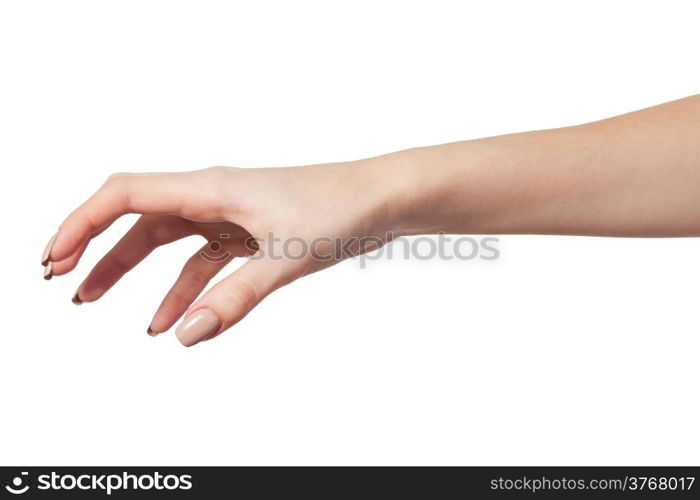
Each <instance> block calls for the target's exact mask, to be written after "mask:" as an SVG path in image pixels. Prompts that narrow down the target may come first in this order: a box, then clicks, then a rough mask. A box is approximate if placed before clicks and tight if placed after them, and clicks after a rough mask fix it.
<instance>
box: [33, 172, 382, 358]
mask: <svg viewBox="0 0 700 500" xmlns="http://www.w3.org/2000/svg"><path fill="white" fill-rule="evenodd" d="M383 199H385V196H384V195H382V194H380V193H379V190H378V189H376V187H375V186H373V181H372V176H371V175H370V172H369V170H368V168H367V164H366V163H362V162H354V163H343V164H328V165H315V166H310V167H292V168H270V169H237V168H229V167H213V168H208V169H205V170H199V171H193V172H184V173H156V174H115V175H113V176H111V177H110V178H109V179H107V181H106V182H105V183H104V185H103V186H102V187H101V188H100V189H99V190H98V191H97V192H96V193H95V194H94V195H93V196H92V197H90V199H88V200H87V201H86V202H85V203H84V204H83V205H81V206H80V207H79V208H78V209H76V210H75V211H74V212H73V213H71V214H70V215H69V216H68V217H67V218H66V219H65V221H64V222H63V224H61V226H60V228H59V230H58V232H57V233H56V235H55V236H54V237H53V238H52V239H51V241H50V242H49V244H48V246H47V248H46V250H45V253H44V256H43V258H42V264H43V265H45V266H46V268H45V278H46V279H50V278H51V277H52V276H59V275H64V274H67V273H69V272H70V271H71V270H73V269H74V268H75V266H76V264H77V263H78V260H79V259H80V257H81V255H82V254H83V252H84V250H85V248H86V247H87V245H88V244H89V242H90V240H92V238H94V237H96V236H97V235H99V233H100V232H102V231H103V230H104V229H105V228H107V227H108V226H109V225H110V224H111V223H112V222H113V221H114V220H115V219H117V218H118V217H120V216H121V215H124V214H127V213H139V214H143V215H142V216H141V217H140V218H139V219H138V221H137V222H136V223H135V224H134V226H133V227H132V228H131V229H130V230H129V231H128V232H127V234H126V235H125V236H124V237H123V238H122V239H121V240H120V241H119V242H118V243H117V244H116V245H115V246H114V248H112V249H111V250H110V251H109V252H108V253H107V254H106V255H105V256H104V257H103V258H102V260H100V261H99V262H98V263H97V265H96V266H95V267H94V269H93V270H92V272H91V273H90V274H89V275H88V277H87V278H86V279H85V280H84V281H83V282H82V284H81V285H80V286H79V287H78V289H77V291H76V294H75V297H74V298H73V302H74V303H76V304H81V303H83V302H92V301H95V300H97V299H99V298H100V297H102V295H104V293H105V292H107V290H109V289H110V288H111V287H112V286H113V285H114V284H115V283H116V282H117V281H119V279H120V278H121V277H122V276H124V274H125V273H126V272H128V271H129V270H131V269H132V268H133V267H134V266H136V265H137V264H138V263H139V262H141V261H142V260H143V259H144V258H145V257H146V256H147V255H148V254H149V253H150V252H152V251H153V250H154V249H155V248H156V247H158V246H161V245H165V244H167V243H171V242H173V241H176V240H178V239H180V238H184V237H186V236H190V235H193V234H198V235H201V236H203V237H204V238H205V239H206V240H207V243H206V244H205V245H204V246H203V247H202V249H201V250H200V251H198V252H197V253H195V254H194V255H193V256H192V257H191V258H190V259H189V260H188V261H187V262H186V263H185V265H184V268H183V269H182V271H181V273H180V275H179V277H178V278H177V280H176V281H175V284H174V285H173V287H172V288H171V289H170V291H169V292H168V294H167V295H166V296H165V298H164V299H163V302H162V304H161V305H160V307H159V308H158V310H157V312H156V313H155V316H154V317H153V320H152V321H151V324H150V327H149V328H148V333H149V334H151V335H157V334H159V333H162V332H165V331H166V330H168V329H169V328H170V327H171V326H173V324H174V323H175V322H176V321H177V320H178V319H179V318H180V317H181V316H182V315H183V314H184V315H185V320H184V321H183V322H182V324H181V325H180V326H179V327H178V328H177V330H176V336H177V338H178V339H179V340H180V342H182V343H183V344H184V345H185V346H191V345H194V344H196V343H198V342H200V341H202V340H205V339H209V338H213V337H215V336H217V335H219V334H220V333H222V332H223V331H225V330H227V329H228V328H230V327H231V326H233V325H235V324H236V323H237V322H238V321H240V320H241V319H242V318H243V317H244V316H245V315H246V314H248V312H250V311H251V310H252V309H253V308H254V307H255V306H256V305H257V304H258V303H259V302H260V301H261V300H263V299H264V298H265V297H266V296H267V295H269V294H270V293H271V292H273V291H274V290H276V289H277V288H279V287H281V286H283V285H285V284H287V283H290V282H292V281H294V280H295V279H297V278H299V277H301V276H304V275H306V274H309V273H311V272H314V271H317V270H319V269H321V268H323V267H327V266H329V265H331V264H333V263H335V262H337V261H339V260H341V259H342V258H345V257H347V256H349V254H351V253H352V254H357V253H360V252H361V251H364V250H367V248H360V246H361V245H362V242H361V241H360V240H362V239H363V238H368V237H371V242H372V244H373V247H374V248H376V247H377V246H378V245H379V244H381V243H382V242H384V241H385V234H386V230H387V229H388V228H385V227H384V225H383V222H382V221H383V219H384V214H385V211H384V205H383V201H382V200H383ZM338 241H342V242H343V243H342V244H343V245H346V247H345V248H344V249H339V248H338V247H336V246H334V245H335V243H337V242H338ZM348 242H349V243H348ZM338 250H341V252H338ZM250 254H255V255H253V256H252V257H251V259H250V260H249V261H248V262H246V263H245V264H243V265H242V266H241V267H240V268H238V269H237V270H236V271H235V272H233V273H232V274H230V275H229V276H228V277H226V278H224V279H222V280H221V281H220V282H219V283H217V284H216V285H215V286H214V287H212V288H211V289H210V290H209V291H208V292H207V293H206V294H205V295H204V296H202V297H201V298H200V299H199V300H197V302H196V303H194V304H193V302H195V300H196V299H197V297H198V296H199V294H200V293H201V292H202V290H203V289H204V288H205V287H206V285H207V284H208V283H209V281H210V280H211V279H212V278H213V277H214V276H215V275H216V274H217V273H218V272H219V271H221V270H222V269H223V268H224V267H225V266H226V264H228V263H229V262H231V260H233V259H234V258H236V257H242V256H245V255H250Z"/></svg>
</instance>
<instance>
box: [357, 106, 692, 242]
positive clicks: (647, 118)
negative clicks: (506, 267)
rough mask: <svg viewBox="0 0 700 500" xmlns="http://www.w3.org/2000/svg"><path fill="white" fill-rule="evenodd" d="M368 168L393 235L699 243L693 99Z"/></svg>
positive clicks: (417, 153)
mask: <svg viewBox="0 0 700 500" xmlns="http://www.w3.org/2000/svg"><path fill="white" fill-rule="evenodd" d="M369 162H370V163H373V164H374V166H377V167H378V165H379V164H381V165H382V168H378V170H380V171H381V172H382V173H381V174H380V175H383V176H384V179H382V181H383V182H387V183H388V185H392V186H395V189H394V190H393V191H391V194H390V196H389V197H390V199H389V201H388V202H387V209H386V214H387V218H388V219H389V220H390V221H391V222H390V226H391V228H392V230H393V231H394V232H395V233H399V234H420V233H434V232H438V231H445V232H451V233H477V234H486V233H502V234H505V233H541V234H581V235H608V236H697V235H700V96H695V97H690V98H687V99H683V100H680V101H674V102H671V103H667V104H663V105H660V106H656V107H654V108H649V109H645V110H641V111H637V112H634V113H630V114H627V115H622V116H618V117H615V118H611V119H608V120H603V121H599V122H594V123H590V124H586V125H580V126H575V127H567V128H562V129H555V130H544V131H537V132H528V133H521V134H512V135H506V136H500V137H492V138H487V139H480V140H474V141H465V142H459V143H452V144H444V145H440V146H432V147H426V148H417V149H412V150H407V151H401V152H398V153H393V154H390V155H386V156H382V157H378V158H374V159H371V160H369Z"/></svg>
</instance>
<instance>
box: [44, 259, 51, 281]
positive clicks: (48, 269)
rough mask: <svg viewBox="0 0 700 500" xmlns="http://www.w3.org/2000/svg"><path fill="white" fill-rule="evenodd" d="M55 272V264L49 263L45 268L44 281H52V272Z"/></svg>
mask: <svg viewBox="0 0 700 500" xmlns="http://www.w3.org/2000/svg"><path fill="white" fill-rule="evenodd" d="M52 270H53V262H49V263H48V264H47V265H46V267H45V268H44V279H45V280H50V279H51V278H53V274H52V273H51V271H52Z"/></svg>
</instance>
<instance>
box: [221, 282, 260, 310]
mask: <svg viewBox="0 0 700 500" xmlns="http://www.w3.org/2000/svg"><path fill="white" fill-rule="evenodd" d="M223 291H224V293H225V294H226V295H227V298H228V299H230V300H231V301H233V302H239V303H240V304H241V305H242V306H243V310H244V311H248V310H250V309H252V308H253V307H255V305H256V304H257V303H258V302H259V295H258V292H257V290H256V289H255V287H254V286H253V285H251V284H250V283H248V282H246V281H243V280H242V279H240V278H235V277H232V278H231V279H229V280H226V281H225V282H224V286H223Z"/></svg>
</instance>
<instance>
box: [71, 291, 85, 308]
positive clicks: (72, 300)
mask: <svg viewBox="0 0 700 500" xmlns="http://www.w3.org/2000/svg"><path fill="white" fill-rule="evenodd" d="M70 301H71V302H72V303H73V304H75V305H76V306H79V305H80V304H82V303H83V301H82V300H80V297H79V296H78V292H75V295H73V298H72V299H70Z"/></svg>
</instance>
